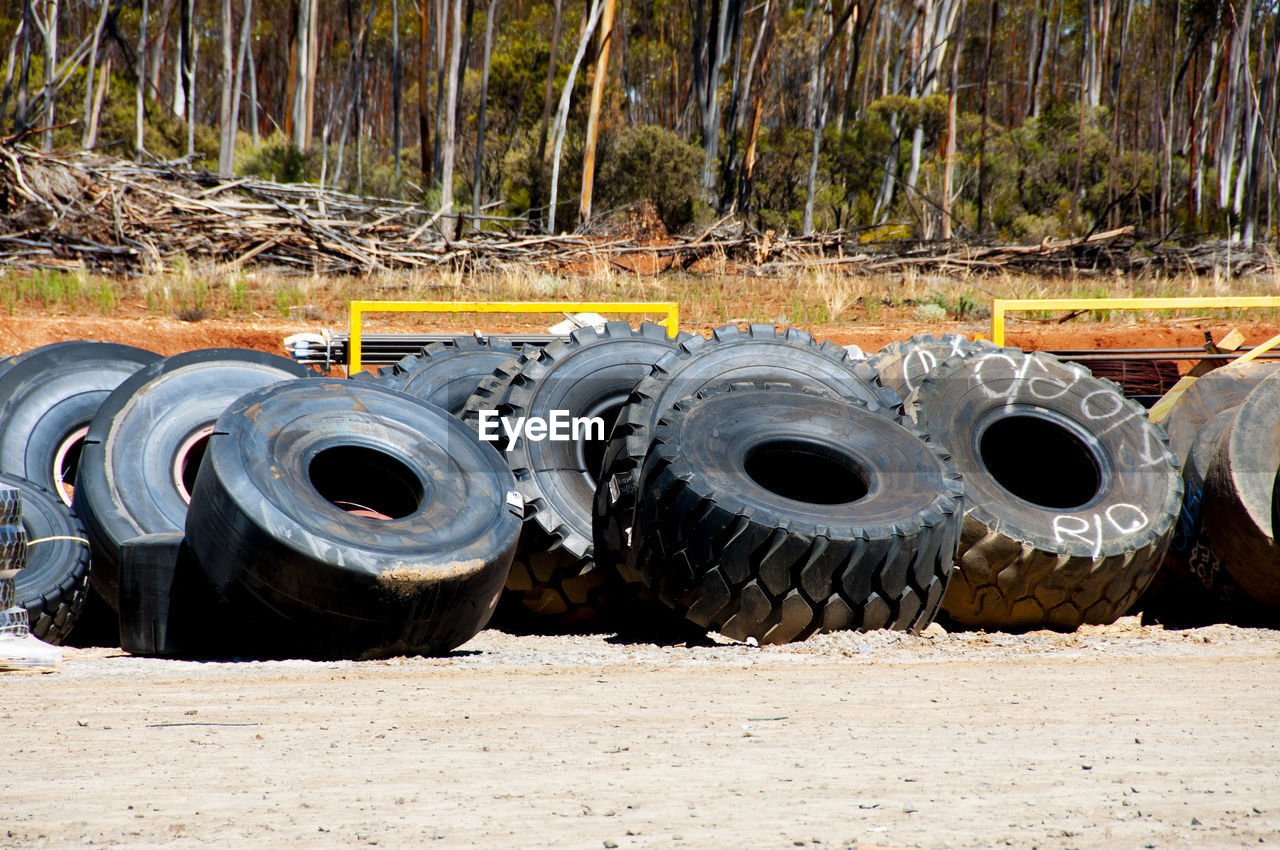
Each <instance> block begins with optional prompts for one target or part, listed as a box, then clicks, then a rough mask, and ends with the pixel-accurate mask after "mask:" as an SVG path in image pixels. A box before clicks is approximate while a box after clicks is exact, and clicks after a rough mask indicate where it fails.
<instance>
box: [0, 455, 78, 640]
mask: <svg viewBox="0 0 1280 850" xmlns="http://www.w3.org/2000/svg"><path fill="white" fill-rule="evenodd" d="M0 484H2V485H4V486H6V487H12V488H14V489H16V490H18V491H19V492H20V493H21V494H22V516H21V520H20V522H21V526H20V527H21V528H22V529H23V531H24V532H25V543H24V545H25V548H26V553H25V559H26V566H25V567H23V568H22V570H21V572H19V573H18V575H17V577H16V578H15V580H14V585H15V589H16V593H17V600H18V604H19V605H20V606H22V607H23V608H25V609H26V610H27V618H28V620H29V621H30V623H31V632H32V634H34V635H35V636H36V637H38V638H40V639H41V640H44V641H47V642H48V643H56V644H60V643H63V642H64V641H65V640H66V639H67V636H68V635H69V634H70V633H71V631H72V628H73V627H74V626H75V624H76V619H77V618H78V617H79V615H80V611H81V609H82V607H83V606H84V604H85V599H86V597H87V595H88V592H89V541H88V540H87V539H86V538H85V533H84V527H83V526H81V524H80V522H79V520H77V519H76V517H75V515H74V514H72V512H71V510H70V509H68V508H67V506H66V505H64V504H62V501H61V500H60V499H58V497H57V496H55V495H54V494H53V493H50V492H49V491H48V490H46V489H44V488H43V487H41V486H39V485H38V484H35V483H33V482H31V481H27V480H26V479H23V478H18V477H17V476H14V475H4V474H0Z"/></svg>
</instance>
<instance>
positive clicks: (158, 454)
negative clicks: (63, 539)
mask: <svg viewBox="0 0 1280 850" xmlns="http://www.w3.org/2000/svg"><path fill="white" fill-rule="evenodd" d="M314 374H315V373H314V372H312V371H311V370H310V369H308V368H307V367H305V366H303V365H301V364H299V363H295V362H293V361H292V360H289V359H288V358H285V357H279V356H277V355H275V354H267V353H265V352H261V351H248V350H245V349H238V348H211V349H204V350H200V351H188V352H185V353H183V354H176V355H174V356H173V357H166V358H165V359H163V360H160V361H157V362H155V363H152V364H150V365H149V366H146V367H144V368H143V369H140V370H138V371H137V372H135V373H134V374H133V375H131V376H130V377H129V378H128V379H126V380H125V381H124V382H123V383H122V384H120V386H119V387H117V388H116V389H115V390H114V391H113V392H112V393H111V394H110V395H109V396H107V398H106V400H105V401H103V403H102V405H101V407H99V409H98V412H97V414H96V415H95V416H94V417H93V421H92V422H91V423H90V425H89V431H88V433H87V434H86V435H85V438H84V448H83V450H82V452H81V463H80V475H79V477H78V479H77V483H76V492H75V500H74V503H73V504H74V506H75V510H76V513H77V514H78V515H79V516H80V517H81V519H82V520H83V522H84V525H85V530H86V531H87V532H88V533H89V540H90V541H91V542H92V544H93V559H94V566H93V585H94V588H95V589H96V590H97V591H98V592H99V593H100V594H102V597H103V599H105V600H106V601H107V603H108V604H109V605H110V606H111V607H112V608H113V609H118V607H119V601H118V600H119V595H120V547H121V546H122V545H123V543H124V541H126V540H130V539H132V538H134V537H138V536H139V535H143V534H160V533H164V532H174V531H182V529H183V527H184V525H185V523H186V517H187V503H188V502H189V501H190V498H191V491H192V489H193V488H194V487H195V479H196V473H197V472H198V471H199V469H200V459H201V458H202V457H203V455H204V450H205V447H206V445H207V441H208V437H209V434H210V433H211V432H212V431H213V424H214V422H215V421H217V419H218V417H219V416H220V415H221V414H222V412H223V411H224V410H226V409H227V407H229V406H230V405H231V403H232V402H234V401H235V400H236V399H237V398H239V397H240V396H242V395H244V394H245V393H247V392H249V391H250V390H253V389H257V388H259V387H263V386H267V385H269V384H276V383H280V382H281V381H289V380H296V379H298V378H305V377H308V376H311V375H314Z"/></svg>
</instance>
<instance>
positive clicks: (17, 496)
mask: <svg viewBox="0 0 1280 850" xmlns="http://www.w3.org/2000/svg"><path fill="white" fill-rule="evenodd" d="M21 518H22V491H21V490H19V489H18V488H17V487H0V525H9V524H10V523H14V522H17V521H18V520H19V519H21Z"/></svg>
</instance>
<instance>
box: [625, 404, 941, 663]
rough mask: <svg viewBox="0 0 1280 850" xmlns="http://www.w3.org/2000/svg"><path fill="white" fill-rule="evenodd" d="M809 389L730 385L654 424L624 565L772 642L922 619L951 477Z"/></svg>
mask: <svg viewBox="0 0 1280 850" xmlns="http://www.w3.org/2000/svg"><path fill="white" fill-rule="evenodd" d="M822 392H824V393H826V394H824V395H820V394H819V393H818V392H803V391H799V390H795V389H790V388H787V389H779V388H777V387H764V386H759V385H756V386H752V385H742V384H738V385H732V386H730V387H728V388H726V389H719V390H714V391H712V392H710V393H708V394H706V396H705V397H703V398H692V399H686V400H684V401H681V402H679V403H677V405H676V406H675V408H674V409H673V410H671V411H669V412H668V413H667V414H666V415H665V416H664V417H663V419H662V420H661V422H660V423H659V425H658V427H657V428H656V429H655V430H654V439H653V445H652V447H651V449H650V451H649V455H648V457H647V458H646V460H645V464H644V467H643V469H642V472H641V475H640V482H641V483H640V498H639V504H638V506H637V509H636V517H635V529H634V532H635V546H634V547H633V549H632V553H631V559H632V560H631V564H630V566H631V569H632V570H634V571H637V572H639V573H640V574H641V575H642V576H643V578H644V581H645V584H646V585H648V586H649V587H650V588H652V589H654V590H656V591H657V593H658V596H659V598H660V599H662V601H663V602H665V603H667V604H668V605H671V606H672V607H674V608H676V609H677V610H679V611H682V612H683V613H684V615H685V617H686V618H688V619H689V620H690V621H691V622H693V623H696V624H697V625H700V626H703V627H705V628H710V629H714V630H716V631H719V632H720V633H722V634H724V635H726V636H728V637H731V638H735V639H737V640H745V639H747V638H755V639H756V640H758V641H760V642H761V643H785V642H787V641H793V640H802V639H804V638H805V637H807V636H809V635H811V634H813V633H814V632H816V631H819V630H824V631H830V630H834V629H853V628H857V629H879V628H892V629H919V628H922V627H924V626H925V625H926V624H928V622H929V621H930V620H931V619H932V618H933V615H934V614H935V613H936V611H937V608H938V605H939V604H940V603H941V601H942V597H943V593H944V591H945V589H946V584H947V579H948V576H949V575H950V573H951V569H952V565H953V564H954V562H955V555H956V546H957V543H958V541H959V535H960V519H961V516H962V514H963V507H962V505H963V502H962V490H961V484H960V477H959V475H957V474H956V472H955V469H954V467H953V466H952V465H951V464H950V463H949V462H948V461H947V459H946V456H945V454H943V453H942V452H941V450H939V449H938V448H937V447H936V446H931V445H929V444H927V443H926V442H925V441H924V440H923V439H921V438H920V437H919V436H918V435H917V434H914V433H912V432H911V431H910V430H908V429H907V428H906V427H904V426H903V425H901V424H899V423H898V422H896V421H894V420H893V419H892V418H890V417H888V416H885V415H883V414H882V413H880V412H873V411H871V410H869V409H868V408H867V406H866V405H865V404H862V403H856V402H850V401H845V400H841V399H838V398H831V397H830V393H829V391H827V390H825V389H824V390H823V391H822Z"/></svg>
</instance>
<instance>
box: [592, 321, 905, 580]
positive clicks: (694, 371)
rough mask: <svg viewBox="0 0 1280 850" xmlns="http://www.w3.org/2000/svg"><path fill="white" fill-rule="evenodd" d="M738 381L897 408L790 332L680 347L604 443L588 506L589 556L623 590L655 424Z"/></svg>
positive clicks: (826, 349) (864, 367)
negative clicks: (683, 403)
mask: <svg viewBox="0 0 1280 850" xmlns="http://www.w3.org/2000/svg"><path fill="white" fill-rule="evenodd" d="M741 381H777V382H782V383H789V384H794V385H797V386H803V385H817V386H823V387H827V388H829V389H832V390H834V391H836V393H837V394H839V395H840V396H842V397H844V398H848V399H852V400H855V401H863V402H866V403H867V404H868V405H869V406H871V407H872V408H875V409H883V410H884V411H885V413H886V415H891V416H897V414H898V412H899V405H900V403H901V400H900V399H899V398H898V395H897V394H896V393H895V392H894V391H893V390H891V389H888V388H887V387H884V386H882V385H881V384H880V382H879V380H878V379H877V378H876V373H875V370H874V369H872V368H871V366H869V365H868V364H867V362H866V361H865V360H851V359H849V354H848V352H847V351H845V349H844V348H842V347H841V346H839V345H836V344H835V343H833V342H823V343H821V344H819V343H818V342H817V341H816V340H814V338H813V337H812V336H811V335H809V334H808V333H806V332H804V331H802V330H798V329H797V328H785V329H778V328H775V327H774V326H773V325H751V326H749V327H748V328H747V329H746V330H745V331H740V330H738V328H737V327H736V326H733V325H729V326H726V327H722V328H716V329H715V330H713V331H712V332H711V337H710V338H709V339H708V338H704V337H701V336H693V337H690V338H688V339H686V340H683V341H682V342H681V343H680V345H679V347H678V348H677V349H676V350H675V351H672V352H671V353H670V354H668V355H666V356H665V357H663V358H662V359H661V360H659V361H658V362H657V363H656V364H654V367H653V372H652V373H651V374H650V375H649V376H648V377H647V378H645V379H644V380H643V381H641V382H640V383H639V384H637V385H636V388H635V391H634V392H632V394H631V397H630V398H629V399H628V401H627V407H626V408H625V410H624V411H623V414H622V416H620V417H619V418H618V421H617V423H616V424H615V425H614V426H613V431H612V432H611V433H610V435H609V445H608V447H607V448H606V450H605V455H604V462H603V464H602V469H601V475H600V484H599V486H598V487H597V488H596V493H595V497H594V499H593V502H592V518H593V526H592V533H593V538H594V539H593V543H594V548H593V554H594V557H595V561H596V564H597V566H598V567H599V568H600V569H604V570H609V571H613V572H616V573H617V574H618V576H619V577H620V578H621V579H622V580H623V581H624V582H625V583H627V584H633V585H639V584H640V582H641V577H640V576H639V575H638V574H636V573H635V572H634V571H632V570H630V569H628V567H627V556H628V552H629V549H630V543H629V542H628V541H629V538H630V530H629V529H630V528H631V526H632V519H633V516H634V513H635V504H636V501H635V500H636V492H637V487H638V486H639V480H638V479H639V474H640V467H641V466H642V465H643V463H644V458H645V455H646V454H647V453H648V451H649V443H650V441H651V439H652V430H653V428H654V427H656V426H657V424H658V420H659V419H661V418H662V416H664V415H665V414H666V413H667V411H669V410H671V409H672V408H673V407H674V406H675V403H676V402H677V401H679V400H680V399H683V398H687V397H689V396H694V395H697V394H698V393H700V392H702V391H703V390H704V389H705V388H708V387H712V386H717V385H727V384H730V383H735V382H741Z"/></svg>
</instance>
